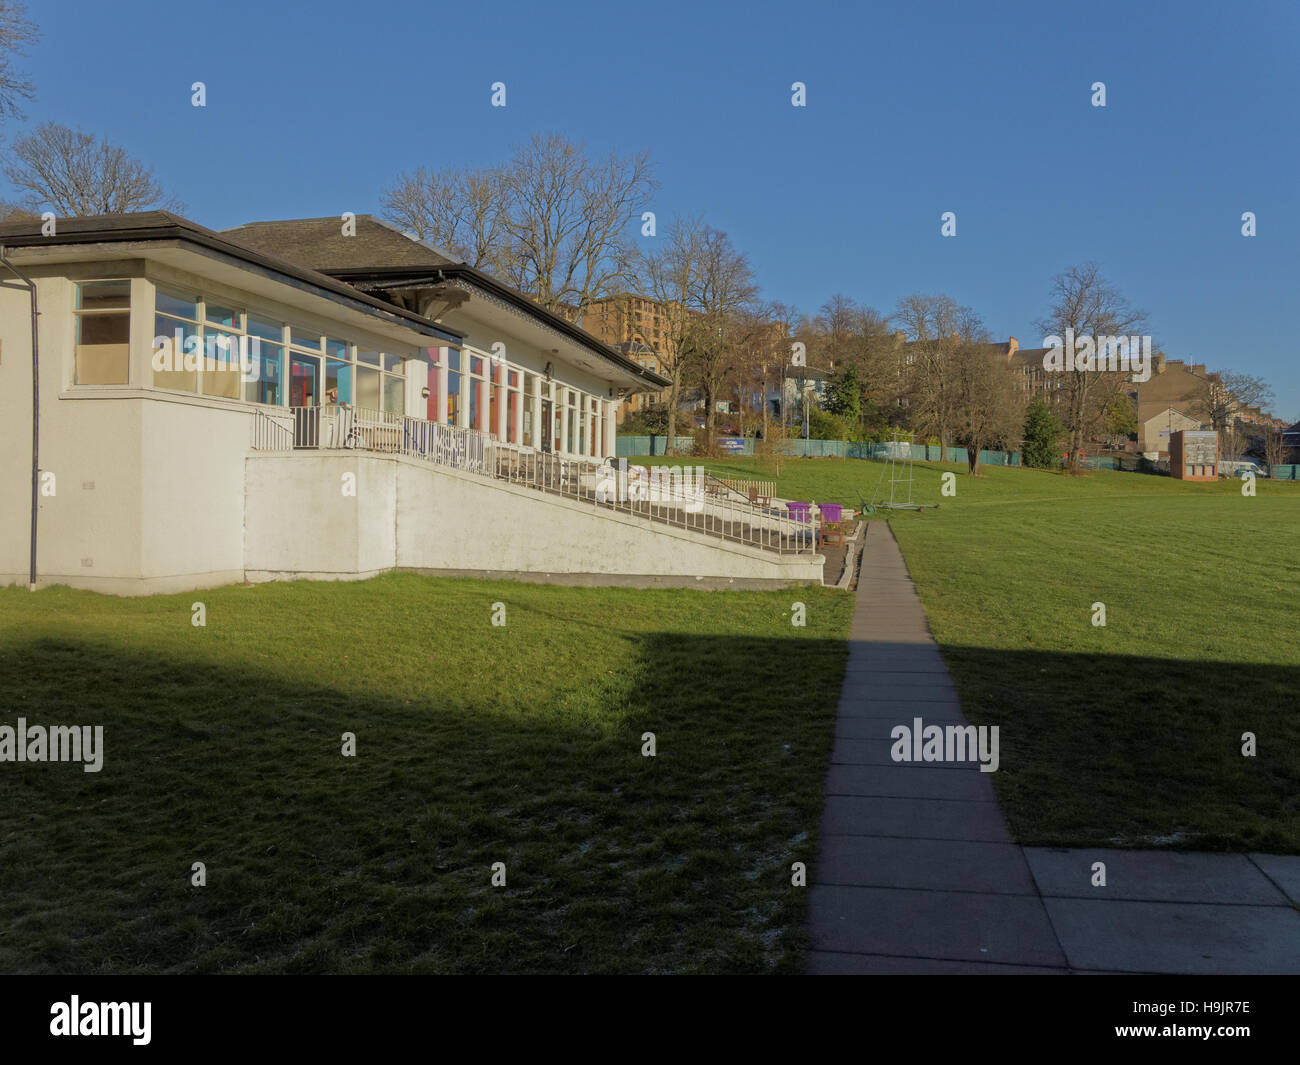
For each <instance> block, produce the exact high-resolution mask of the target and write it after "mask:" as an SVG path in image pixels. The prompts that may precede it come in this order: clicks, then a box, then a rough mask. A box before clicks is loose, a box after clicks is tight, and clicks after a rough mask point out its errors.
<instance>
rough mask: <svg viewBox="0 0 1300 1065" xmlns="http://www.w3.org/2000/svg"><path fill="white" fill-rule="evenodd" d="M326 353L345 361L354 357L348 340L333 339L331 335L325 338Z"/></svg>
mask: <svg viewBox="0 0 1300 1065" xmlns="http://www.w3.org/2000/svg"><path fill="white" fill-rule="evenodd" d="M325 354H326V355H328V356H329V357H330V358H332V359H342V360H343V361H344V362H347V361H348V360H349V359H351V357H352V356H351V355H350V354H349V352H348V342H347V341H346V340H333V339H331V338H330V337H326V338H325Z"/></svg>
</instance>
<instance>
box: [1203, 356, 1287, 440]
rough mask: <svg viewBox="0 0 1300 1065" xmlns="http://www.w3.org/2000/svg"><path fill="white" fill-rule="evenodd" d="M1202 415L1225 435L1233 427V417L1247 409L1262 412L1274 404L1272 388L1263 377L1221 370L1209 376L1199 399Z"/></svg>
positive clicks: (1205, 380)
mask: <svg viewBox="0 0 1300 1065" xmlns="http://www.w3.org/2000/svg"><path fill="white" fill-rule="evenodd" d="M1198 399H1199V402H1200V407H1201V412H1202V413H1204V415H1205V417H1206V418H1207V419H1208V421H1209V422H1210V425H1211V426H1212V427H1213V428H1215V429H1217V430H1219V432H1226V431H1229V430H1230V429H1231V428H1232V424H1231V423H1232V419H1233V415H1234V414H1236V413H1237V412H1238V411H1241V410H1244V409H1245V408H1247V407H1258V408H1260V409H1261V410H1262V409H1264V408H1265V407H1269V406H1271V405H1272V403H1273V389H1272V386H1270V385H1269V383H1268V382H1267V381H1265V380H1264V379H1263V378H1262V377H1253V376H1251V375H1250V374H1245V373H1237V372H1235V371H1233V370H1220V371H1219V372H1218V373H1216V374H1210V375H1207V376H1206V377H1205V379H1204V381H1203V384H1202V387H1201V394H1200V396H1199V397H1198Z"/></svg>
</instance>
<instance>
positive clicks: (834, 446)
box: [614, 436, 1020, 466]
mask: <svg viewBox="0 0 1300 1065" xmlns="http://www.w3.org/2000/svg"><path fill="white" fill-rule="evenodd" d="M718 442H719V443H720V444H722V445H723V447H724V449H726V445H727V444H728V443H733V444H738V445H740V446H739V447H737V448H736V449H735V450H734V451H732V452H731V453H732V454H736V455H752V454H753V453H754V440H753V437H745V438H744V439H740V438H738V437H721V438H719V441H718ZM667 443H668V438H667V437H664V436H620V437H618V438H617V439H616V441H615V451H614V454H615V455H616V456H617V457H619V458H632V457H634V456H640V455H664V454H666V453H667ZM673 443H674V451H675V452H676V453H677V454H679V455H683V454H689V453H690V450H691V447H692V445H693V444H694V438H693V437H689V436H678V437H676V438H675V440H674V441H673ZM783 448H784V450H785V453H786V454H787V455H793V456H795V457H796V458H837V459H885V458H889V456H890V455H891V454H892V455H893V456H894V457H895V458H900V459H903V458H912V459H915V460H916V461H918V462H966V449H965V448H964V447H950V448H947V449H945V448H941V447H939V446H938V445H937V444H936V445H934V446H933V447H931V446H929V445H926V444H905V443H897V444H895V443H883V444H870V443H866V442H864V441H859V440H803V439H797V440H786V441H784V442H783ZM724 453H725V450H724ZM980 462H981V463H982V464H983V465H985V466H1019V465H1020V452H1018V451H981V452H980Z"/></svg>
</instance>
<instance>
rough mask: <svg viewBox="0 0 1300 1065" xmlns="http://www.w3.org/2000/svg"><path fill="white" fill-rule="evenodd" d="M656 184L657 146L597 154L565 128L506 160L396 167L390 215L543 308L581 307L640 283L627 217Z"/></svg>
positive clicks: (387, 206)
mask: <svg viewBox="0 0 1300 1065" xmlns="http://www.w3.org/2000/svg"><path fill="white" fill-rule="evenodd" d="M657 187H658V186H657V185H656V183H655V181H654V179H653V176H652V167H651V163H650V157H649V154H648V153H646V152H639V153H635V154H632V155H618V154H617V153H611V154H610V155H609V156H607V157H605V158H592V157H591V156H589V155H588V153H587V150H586V149H585V148H584V147H583V146H582V145H580V144H575V143H574V142H573V141H570V140H569V139H568V138H566V137H564V136H562V135H561V134H558V133H544V134H543V133H539V134H536V135H534V136H533V138H532V139H531V140H529V141H528V142H527V143H526V144H521V145H517V146H516V147H515V149H514V152H513V155H512V156H511V158H510V160H509V161H508V162H507V163H505V164H504V165H502V166H499V167H494V168H490V169H486V170H474V171H470V172H468V173H463V174H458V173H456V172H454V171H448V170H443V171H438V172H434V173H430V172H429V171H428V170H426V169H424V168H420V169H417V170H414V171H411V172H409V173H406V174H400V175H398V177H397V179H396V180H395V181H394V182H393V184H392V185H390V186H389V187H388V188H387V189H385V190H383V192H382V194H381V197H382V203H383V208H384V215H385V217H387V218H388V219H389V220H390V221H393V222H395V223H397V224H398V225H400V226H403V227H404V228H407V229H410V230H411V231H413V232H414V233H415V234H416V235H417V236H418V237H420V238H421V239H422V240H429V241H432V242H433V243H436V244H440V245H442V246H443V247H445V248H447V249H448V250H449V251H453V252H455V253H456V254H458V255H460V256H462V257H463V258H464V259H465V261H466V262H468V263H471V264H472V265H474V266H477V267H480V268H481V269H484V270H488V271H489V272H491V273H493V274H494V275H496V276H497V277H498V278H500V279H501V280H502V281H505V282H506V283H508V284H510V285H513V286H514V287H515V288H517V289H519V291H520V292H524V293H526V294H527V295H529V296H531V297H532V298H533V299H535V300H536V301H537V302H538V303H540V304H541V305H542V306H543V307H546V308H548V309H549V310H558V309H560V308H561V307H571V308H574V309H576V311H577V315H578V317H581V313H582V311H583V310H584V309H585V308H586V307H587V306H588V305H589V304H591V303H592V302H594V301H595V300H597V299H600V298H602V297H605V296H608V295H611V294H613V293H615V292H616V291H618V290H619V289H620V288H625V287H628V286H629V285H630V284H631V282H632V271H631V260H632V256H633V245H632V243H631V241H630V240H629V238H628V234H627V229H628V225H629V223H630V222H631V221H632V220H633V219H634V218H638V217H639V215H640V212H641V211H642V209H643V208H644V207H645V206H646V204H647V203H648V202H649V200H650V197H651V196H652V195H653V193H654V191H655V189H656V188H657Z"/></svg>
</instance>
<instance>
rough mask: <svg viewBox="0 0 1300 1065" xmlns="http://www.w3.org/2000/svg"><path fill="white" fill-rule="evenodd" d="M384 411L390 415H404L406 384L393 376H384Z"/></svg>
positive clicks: (387, 374) (388, 374)
mask: <svg viewBox="0 0 1300 1065" xmlns="http://www.w3.org/2000/svg"><path fill="white" fill-rule="evenodd" d="M384 410H386V411H388V412H389V413H390V414H405V413H406V382H405V381H404V380H403V379H402V378H400V377H397V376H396V375H394V374H390V373H386V374H384Z"/></svg>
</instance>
